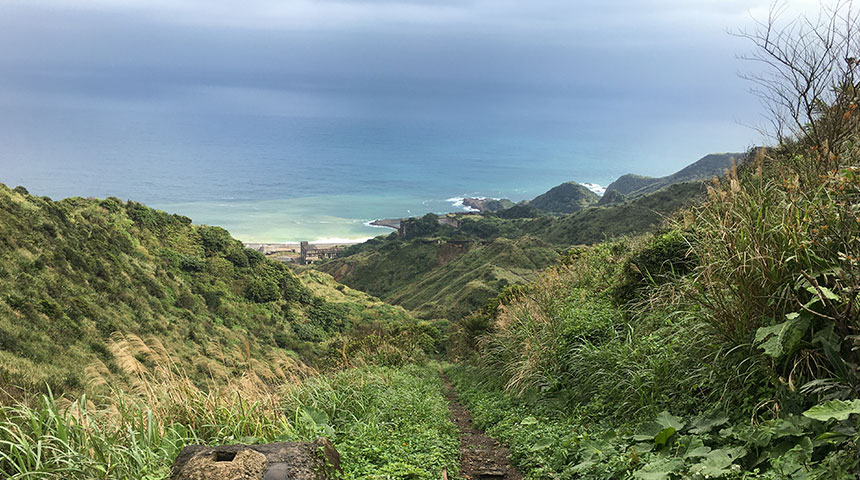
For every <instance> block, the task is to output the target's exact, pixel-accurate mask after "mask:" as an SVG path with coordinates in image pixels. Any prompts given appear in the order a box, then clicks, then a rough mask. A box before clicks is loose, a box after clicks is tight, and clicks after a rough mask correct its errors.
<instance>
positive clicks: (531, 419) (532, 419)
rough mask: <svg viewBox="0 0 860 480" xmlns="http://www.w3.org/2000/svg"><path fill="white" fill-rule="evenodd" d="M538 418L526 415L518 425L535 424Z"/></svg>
mask: <svg viewBox="0 0 860 480" xmlns="http://www.w3.org/2000/svg"><path fill="white" fill-rule="evenodd" d="M537 423H538V420H537V418H535V417H526V418H524V419H522V420H521V421H520V425H537Z"/></svg>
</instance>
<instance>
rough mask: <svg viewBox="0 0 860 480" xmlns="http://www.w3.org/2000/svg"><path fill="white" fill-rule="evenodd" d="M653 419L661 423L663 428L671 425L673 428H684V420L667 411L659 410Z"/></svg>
mask: <svg viewBox="0 0 860 480" xmlns="http://www.w3.org/2000/svg"><path fill="white" fill-rule="evenodd" d="M654 421H655V422H657V423H659V424H660V425H662V426H663V428H670V427H671V428H674V429H675V430H681V429H682V428H684V422H683V421H681V419H680V418H679V417H676V416H674V415H670V414H669V412H667V411H662V412H660V414H659V415H657V418H655V419H654Z"/></svg>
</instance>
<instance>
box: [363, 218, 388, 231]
mask: <svg viewBox="0 0 860 480" xmlns="http://www.w3.org/2000/svg"><path fill="white" fill-rule="evenodd" d="M375 221H376V220H368V221H366V222H361V224H362V225H364V226H365V227H371V228H386V229H387V228H390V227H383V226H382V225H373V222H375Z"/></svg>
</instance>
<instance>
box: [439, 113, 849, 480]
mask: <svg viewBox="0 0 860 480" xmlns="http://www.w3.org/2000/svg"><path fill="white" fill-rule="evenodd" d="M843 118H848V117H847V116H845V117H843ZM849 125H850V124H849ZM853 125H854V127H853V130H851V137H850V138H851V139H852V140H850V141H846V142H845V143H843V144H841V148H840V150H839V151H827V149H825V151H824V153H819V152H818V151H819V150H820V149H821V147H817V148H812V149H810V148H803V149H800V150H798V149H797V145H794V144H792V143H788V144H786V145H784V146H783V147H782V148H781V149H774V150H770V151H767V152H765V151H759V153H758V156H757V158H756V159H755V160H754V161H752V163H751V164H749V165H747V166H746V168H742V169H740V171H733V172H731V173H730V174H729V176H728V178H726V179H724V180H723V181H720V182H715V183H713V184H711V185H710V186H709V189H708V195H707V197H706V198H705V201H704V202H703V203H700V204H698V205H696V206H693V207H691V208H688V209H686V210H685V214H684V215H682V216H681V217H679V218H678V219H677V220H676V221H674V222H671V223H670V224H669V225H668V226H667V227H666V228H664V229H663V230H662V231H660V232H659V233H658V234H648V235H644V236H638V237H632V238H625V239H618V240H613V241H607V242H603V243H600V244H597V245H594V246H592V247H582V248H579V249H576V250H575V251H573V252H571V254H570V255H568V256H566V257H565V262H563V264H561V265H559V266H556V267H554V268H551V269H549V270H547V271H546V272H544V273H543V274H542V275H541V276H540V277H539V279H538V280H536V281H534V282H532V283H530V284H528V285H525V286H521V287H518V288H516V289H510V290H508V291H506V292H505V293H504V294H502V295H500V296H499V297H498V298H497V299H496V300H495V301H494V302H492V303H491V304H490V305H488V307H487V308H485V309H483V310H482V311H481V312H478V313H476V314H474V315H472V316H470V317H468V318H466V319H464V320H461V321H459V322H457V324H456V326H455V330H454V333H453V334H452V337H451V343H450V345H449V352H450V353H451V354H452V355H453V357H454V358H455V359H457V360H459V363H458V364H457V365H456V366H453V367H451V368H450V369H449V374H450V375H451V376H452V378H453V379H454V382H455V384H456V386H457V388H458V391H459V392H460V393H461V395H462V398H464V400H465V402H466V403H467V404H468V405H469V407H470V408H471V409H472V411H473V413H474V417H475V419H476V421H477V423H478V424H479V425H480V426H481V427H482V428H485V429H487V431H488V432H489V433H490V434H491V435H493V436H494V437H496V438H498V439H499V440H501V441H502V442H504V443H506V444H508V445H510V446H511V448H512V450H513V455H512V458H513V459H514V460H515V462H516V463H517V464H518V465H519V466H520V467H521V468H522V469H523V473H524V474H525V476H526V478H530V479H532V478H533V479H538V478H582V479H595V480H597V479H607V478H633V479H651V478H661V479H676V478H677V479H681V478H693V479H695V478H726V479H801V478H803V479H851V478H857V475H858V472H860V464H858V445H860V443H858V442H860V435H858V433H857V432H858V430H857V425H858V420H857V419H858V417H860V415H858V414H860V400H858V396H860V393H858V392H860V389H858V386H860V370H858V367H857V365H858V348H857V337H856V331H857V329H858V328H860V316H858V315H857V312H858V308H860V303H858V301H857V299H858V293H860V282H858V280H857V279H858V278H860V267H858V265H860V263H858V261H857V258H860V241H858V239H860V216H859V215H860V167H858V165H860V156H858V152H857V148H856V146H855V145H856V144H855V143H854V142H853V139H856V138H857V135H858V130H857V127H856V123H854V124H853ZM673 187H674V188H679V187H680V186H678V185H675V186H673ZM673 187H670V189H671V188H673ZM697 188H698V187H697ZM670 189H666V190H664V191H668V190H670ZM641 198H646V197H641ZM595 211H596V210H595ZM583 213H586V212H583Z"/></svg>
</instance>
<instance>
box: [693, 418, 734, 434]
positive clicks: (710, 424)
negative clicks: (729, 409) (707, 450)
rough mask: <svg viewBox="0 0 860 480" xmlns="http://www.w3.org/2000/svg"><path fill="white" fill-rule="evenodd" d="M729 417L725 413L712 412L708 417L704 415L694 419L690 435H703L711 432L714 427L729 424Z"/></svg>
mask: <svg viewBox="0 0 860 480" xmlns="http://www.w3.org/2000/svg"><path fill="white" fill-rule="evenodd" d="M728 421H729V417H728V415H726V414H725V413H723V412H712V413H710V414H708V415H702V416H699V417H696V418H695V419H693V425H692V428H690V433H694V434H696V435H701V434H703V433H708V432H710V431H711V430H712V429H713V428H714V427H719V426H721V425H725V424H726V423H728Z"/></svg>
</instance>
